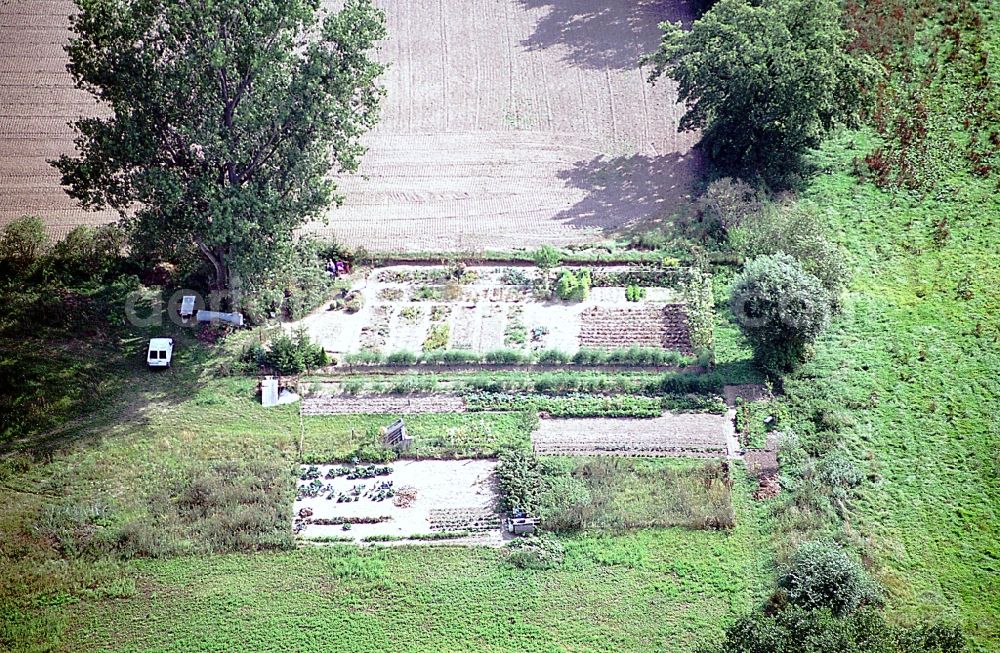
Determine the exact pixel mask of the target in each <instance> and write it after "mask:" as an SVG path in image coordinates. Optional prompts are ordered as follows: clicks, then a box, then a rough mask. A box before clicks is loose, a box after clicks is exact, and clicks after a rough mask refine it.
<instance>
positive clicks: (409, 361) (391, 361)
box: [385, 351, 417, 366]
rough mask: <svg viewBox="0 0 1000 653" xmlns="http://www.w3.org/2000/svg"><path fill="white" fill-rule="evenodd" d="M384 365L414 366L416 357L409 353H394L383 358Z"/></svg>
mask: <svg viewBox="0 0 1000 653" xmlns="http://www.w3.org/2000/svg"><path fill="white" fill-rule="evenodd" d="M385 364H386V365H399V366H406V365H416V364H417V355H416V354H414V353H413V352H410V351H395V352H393V353H391V354H389V355H388V356H386V358H385Z"/></svg>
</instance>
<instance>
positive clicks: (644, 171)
mask: <svg viewBox="0 0 1000 653" xmlns="http://www.w3.org/2000/svg"><path fill="white" fill-rule="evenodd" d="M699 166H700V161H699V157H698V155H697V153H696V151H694V150H692V151H691V152H688V153H687V154H680V153H677V152H674V153H671V154H665V155H662V156H646V155H644V154H636V155H633V156H620V157H614V158H607V157H605V156H603V155H602V156H596V157H594V158H593V159H590V160H589V161H580V162H578V163H576V164H574V165H573V167H572V168H570V169H568V170H563V171H561V172H559V173H558V177H559V178H560V179H562V180H563V181H564V182H565V183H566V185H567V186H568V187H570V188H576V189H580V190H583V191H586V196H585V197H584V198H583V199H581V200H580V201H579V202H577V203H576V204H574V205H573V206H571V207H569V208H568V209H565V210H563V211H560V212H559V214H557V215H556V219H557V220H560V221H562V222H564V223H565V224H569V225H573V226H575V227H597V228H599V229H602V230H604V231H605V232H615V231H620V230H622V229H624V228H627V227H630V226H634V225H636V224H638V223H641V222H648V221H649V220H651V219H654V218H663V217H666V216H669V215H670V214H673V213H675V212H677V211H678V210H680V209H681V207H683V205H685V204H686V203H687V202H689V201H690V195H691V192H692V189H691V184H692V182H693V181H694V179H695V178H696V175H697V172H698V168H699Z"/></svg>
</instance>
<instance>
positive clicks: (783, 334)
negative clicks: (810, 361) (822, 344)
mask: <svg viewBox="0 0 1000 653" xmlns="http://www.w3.org/2000/svg"><path fill="white" fill-rule="evenodd" d="M729 305H730V308H731V309H732V312H733V315H734V316H735V319H736V323H737V324H738V325H739V327H740V330H741V331H742V332H743V335H744V336H746V338H747V340H748V341H749V342H750V345H751V346H752V347H753V350H754V356H755V357H756V358H757V360H758V361H759V362H760V363H761V364H762V365H763V366H765V367H766V368H769V369H774V370H789V369H793V368H795V367H797V366H798V365H799V364H800V363H802V362H803V361H805V360H806V359H807V358H808V356H809V351H810V348H811V346H812V343H813V341H814V340H815V339H816V337H817V336H819V334H820V333H821V332H822V331H823V330H824V329H825V328H826V326H827V325H828V324H829V323H830V314H831V301H830V294H829V293H828V292H827V290H826V289H825V288H824V287H823V285H822V284H821V283H820V282H819V280H818V279H817V278H816V277H814V276H812V275H811V274H809V273H807V272H806V271H804V270H803V269H802V266H801V265H800V264H799V263H798V262H797V261H796V260H795V259H793V258H792V257H791V256H788V255H787V254H776V255H774V256H761V257H759V258H756V259H754V260H753V261H751V262H750V263H749V264H747V266H746V268H745V269H744V271H743V273H742V274H741V275H740V276H739V277H737V279H736V281H735V283H734V284H733V289H732V294H731V296H730V300H729Z"/></svg>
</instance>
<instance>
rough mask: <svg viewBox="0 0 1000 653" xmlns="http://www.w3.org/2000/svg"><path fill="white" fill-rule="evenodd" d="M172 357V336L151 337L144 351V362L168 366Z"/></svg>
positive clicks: (157, 365)
mask: <svg viewBox="0 0 1000 653" xmlns="http://www.w3.org/2000/svg"><path fill="white" fill-rule="evenodd" d="M173 357H174V339H173V338H151V339H150V340H149V350H148V351H147V353H146V364H147V365H149V366H150V367H170V361H171V360H172V359H173Z"/></svg>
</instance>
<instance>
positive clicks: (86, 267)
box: [44, 225, 125, 284]
mask: <svg viewBox="0 0 1000 653" xmlns="http://www.w3.org/2000/svg"><path fill="white" fill-rule="evenodd" d="M124 250H125V234H124V232H123V231H122V230H121V229H119V228H118V227H117V226H115V225H103V226H100V227H91V226H88V225H81V226H78V227H76V228H74V229H73V230H72V231H70V232H69V233H68V234H66V237H65V238H64V239H63V240H60V241H58V242H56V243H55V244H54V245H53V246H52V248H51V249H50V250H49V252H48V254H47V256H46V260H45V262H44V266H45V268H44V273H45V275H46V277H47V278H50V279H53V280H55V281H57V282H60V283H64V284H72V283H78V282H82V281H87V280H90V279H95V280H102V279H104V278H105V277H106V276H107V275H108V274H109V273H111V272H112V271H113V270H115V269H116V268H117V267H118V266H119V264H120V263H121V260H122V253H123V252H124Z"/></svg>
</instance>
